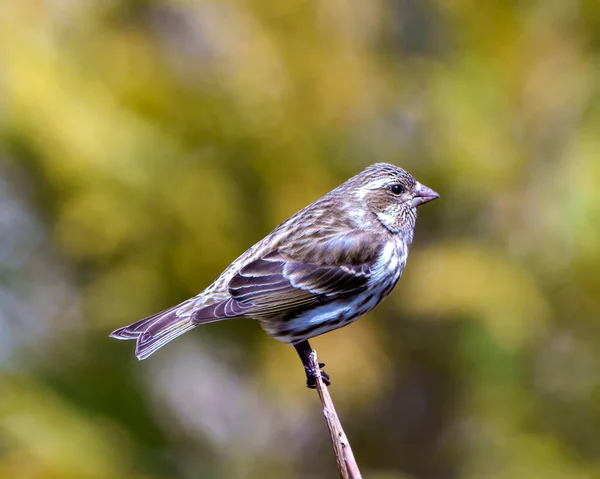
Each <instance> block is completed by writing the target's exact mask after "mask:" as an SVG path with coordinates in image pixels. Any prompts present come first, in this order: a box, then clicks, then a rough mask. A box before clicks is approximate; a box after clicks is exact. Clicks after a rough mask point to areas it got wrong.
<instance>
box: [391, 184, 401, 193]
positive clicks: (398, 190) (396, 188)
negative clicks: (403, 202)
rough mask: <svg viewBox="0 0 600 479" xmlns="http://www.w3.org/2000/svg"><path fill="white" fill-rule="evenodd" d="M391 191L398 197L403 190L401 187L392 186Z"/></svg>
mask: <svg viewBox="0 0 600 479" xmlns="http://www.w3.org/2000/svg"><path fill="white" fill-rule="evenodd" d="M391 190H392V193H394V194H395V195H400V194H402V192H403V191H404V188H403V187H402V185H392V188H391Z"/></svg>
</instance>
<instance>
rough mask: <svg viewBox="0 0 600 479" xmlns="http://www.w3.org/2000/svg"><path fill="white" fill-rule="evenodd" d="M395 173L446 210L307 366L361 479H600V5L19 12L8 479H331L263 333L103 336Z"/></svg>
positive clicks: (190, 2)
mask: <svg viewBox="0 0 600 479" xmlns="http://www.w3.org/2000/svg"><path fill="white" fill-rule="evenodd" d="M378 161H386V162H390V163H394V164H396V165H399V166H402V167H404V168H405V169H407V170H408V171H410V172H411V173H412V174H413V175H414V176H415V177H416V178H417V179H419V180H420V181H421V182H423V183H424V184H426V185H428V186H430V187H432V188H434V189H435V190H436V191H438V192H439V193H440V194H441V199H440V200H438V201H436V202H435V203H432V204H430V205H427V206H426V207H423V208H422V209H421V210H420V218H419V221H418V224H417V229H416V235H415V243H414V245H413V247H412V250H411V255H410V258H409V262H408V266H407V268H406V270H405V272H404V275H403V278H402V279H401V281H400V283H399V286H398V287H397V288H396V290H395V291H394V292H393V294H392V295H391V296H390V297H389V299H388V300H386V302H384V303H383V304H382V305H381V306H380V307H378V308H377V309H376V310H375V311H374V312H371V313H369V314H368V315H367V316H366V317H365V318H364V319H362V320H361V321H359V322H357V323H355V324H353V325H352V326H349V327H348V328H345V329H343V330H340V331H336V332H334V333H331V334H328V335H325V336H323V337H320V338H316V339H315V340H314V342H313V346H315V347H316V349H317V350H318V351H319V356H320V358H321V359H322V360H324V361H326V362H327V371H328V372H329V373H330V374H331V376H332V380H333V385H332V386H331V393H332V395H333V397H334V400H335V401H336V404H337V405H338V408H339V413H340V415H341V418H342V421H343V423H344V424H345V426H346V429H347V430H346V432H347V433H348V435H349V438H350V439H351V441H352V444H353V448H354V452H355V455H356V457H357V459H358V461H359V464H360V465H361V469H362V471H363V474H364V476H365V477H369V478H375V479H452V478H456V479H499V478H516V479H521V478H523V479H528V478H532V479H533V478H544V479H567V478H568V479H575V478H577V479H593V478H600V433H599V432H598V431H600V375H599V374H598V371H600V355H599V354H598V349H599V348H600V323H599V318H600V193H599V192H598V191H599V188H600V3H598V2H597V1H591V0H574V1H559V0H549V1H545V2H540V1H533V0H528V1H523V2H508V1H497V0H494V1H491V2H483V3H482V2H473V1H468V0H450V1H438V0H430V1H420V0H395V1H394V0H369V1H367V0H358V1H355V2H342V1H340V0H329V1H319V0H289V1H284V2H266V1H262V0H250V1H239V0H227V1H217V0H186V1H182V0H149V1H143V0H137V1H136V0H103V1H98V0H83V1H78V0H45V1H42V0H4V1H2V2H0V479H5V478H6V479H65V478H66V479H71V478H72V479H79V478H90V479H92V478H93V479H96V478H97V479H104V478H115V479H120V478H123V479H125V478H127V479H131V478H135V479H159V478H160V479H187V478H198V477H206V478H226V479H229V478H232V479H237V478H240V479H250V478H269V479H270V478H277V479H285V478H311V479H316V478H328V477H336V469H335V461H334V459H333V453H332V451H331V448H330V445H329V440H328V435H327V432H326V430H325V425H324V421H323V418H322V416H321V413H320V406H319V403H318V400H317V397H316V394H314V393H313V392H311V391H308V390H307V389H306V388H305V387H304V377H303V371H302V368H301V365H300V362H299V361H298V359H297V358H296V356H295V352H294V351H293V349H292V348H290V347H288V346H285V345H283V344H280V343H278V342H275V341H273V340H271V339H270V338H268V337H267V336H266V335H264V333H263V332H262V331H261V329H260V328H259V327H258V325H257V324H255V323H254V322H252V321H249V320H233V321H228V322H222V323H216V324H212V325H208V326H206V327H203V328H200V329H198V330H195V331H194V332H192V333H190V334H188V335H186V336H185V337H183V338H180V339H178V340H177V341H176V342H174V343H173V344H170V345H168V346H167V347H165V348H164V349H162V350H160V352H158V353H157V354H156V355H155V356H152V358H151V359H149V360H147V361H144V362H141V363H140V362H138V361H137V360H136V359H135V357H134V354H133V344H130V343H121V342H117V341H113V340H110V339H109V338H108V334H109V333H110V332H111V331H112V330H113V329H115V328H117V327H120V326H123V325H125V324H128V323H131V322H133V321H135V320H137V319H140V318H142V317H144V316H146V315H149V314H151V313H154V312H156V311H159V310H161V309H164V308H166V307H169V306H171V305H173V304H176V303H177V302H180V301H182V300H184V299H186V298H188V297H190V296H192V295H194V294H196V293H198V292H199V291H200V290H202V289H203V288H204V287H206V286H207V285H208V284H210V282H211V281H212V280H213V279H214V278H215V277H216V276H218V274H219V273H220V272H221V271H222V270H223V269H224V268H225V267H226V266H227V265H228V264H229V262H230V261H231V260H233V259H234V258H235V257H236V256H238V255H239V254H240V253H242V252H243V251H244V250H245V249H246V248H247V247H249V246H250V245H252V244H253V243H254V242H256V241H258V240H259V239H260V238H262V237H263V236H264V235H266V234H267V233H268V232H269V231H270V230H271V229H272V228H273V227H275V226H276V225H277V224H279V223H280V222H281V221H283V220H284V219H285V218H286V217H288V216H289V215H291V214H292V213H294V212H295V211H297V210H299V209H300V208H302V207H303V206H305V205H307V204H308V203H310V202H312V201H314V200H315V199H316V198H318V197H319V196H321V195H322V194H324V193H326V192H327V191H329V190H330V189H332V188H334V187H335V186H337V185H338V184H340V183H341V182H343V181H344V180H345V179H347V178H348V177H350V176H352V175H354V174H356V173H357V172H359V171H360V170H361V169H363V168H364V167H365V166H367V165H369V164H371V163H374V162H378Z"/></svg>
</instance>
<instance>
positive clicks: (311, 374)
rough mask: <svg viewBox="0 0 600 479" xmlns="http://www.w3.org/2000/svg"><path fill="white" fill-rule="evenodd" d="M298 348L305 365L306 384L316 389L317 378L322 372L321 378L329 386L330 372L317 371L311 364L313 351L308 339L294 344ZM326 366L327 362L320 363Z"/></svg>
mask: <svg viewBox="0 0 600 479" xmlns="http://www.w3.org/2000/svg"><path fill="white" fill-rule="evenodd" d="M294 347H295V348H296V352H297V353H298V356H300V360H301V361H302V365H303V366H304V371H305V372H306V385H307V386H308V387H309V388H310V389H315V388H316V387H317V383H316V378H317V374H321V379H323V382H324V383H325V385H326V386H329V385H330V384H331V382H330V381H329V374H327V373H326V372H325V371H323V370H322V369H319V371H315V369H314V368H313V367H312V365H311V361H310V354H311V353H312V348H311V347H310V344H309V342H308V341H302V342H301V343H298V344H294ZM324 366H325V363H319V368H322V367H324Z"/></svg>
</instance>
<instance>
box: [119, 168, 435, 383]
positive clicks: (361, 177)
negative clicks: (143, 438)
mask: <svg viewBox="0 0 600 479" xmlns="http://www.w3.org/2000/svg"><path fill="white" fill-rule="evenodd" d="M438 197H439V195H438V194H437V193H436V192H435V191H433V190H432V189H431V188H428V187H426V186H424V185H422V184H420V183H419V182H417V181H416V180H415V179H414V178H413V177H412V176H411V175H410V174H409V173H407V172H406V171H404V170H403V169H402V168H398V167H396V166H394V165H390V164H386V163H377V164H374V165H371V166H369V167H368V168H366V169H365V170H364V171H363V172H361V173H359V174H358V175H356V176H354V177H352V178H350V179H349V180H348V181H346V182H345V183H344V184H342V185H341V186H339V187H337V188H336V189H334V190H333V191H331V192H329V193H327V194H326V195H325V196H323V197H322V198H320V199H318V200H317V201H315V202H314V203H312V204H311V205H309V206H307V207H306V208H304V209H302V210H300V211H299V212H298V213H296V214H295V215H293V216H291V217H290V218H288V219H287V220H286V221H284V222H283V223H282V224H281V225H279V226H278V227H277V228H275V229H274V230H273V231H272V232H271V233H270V234H269V235H268V236H266V237H265V238H263V239H262V240H261V241H259V242H258V243H256V244H255V245H254V246H252V247H251V248H250V249H249V250H248V251H246V252H245V253H244V254H242V255H241V256H240V257H239V258H237V259H236V260H235V261H234V262H233V263H231V265H229V267H228V268H227V269H226V270H225V271H224V272H223V273H222V274H221V275H220V276H219V277H218V278H217V279H216V280H215V282H214V283H212V284H211V285H210V286H209V287H208V288H206V289H205V290H204V291H202V292H201V293H200V294H198V295H197V296H194V297H193V298H191V299H188V300H186V301H184V302H183V303H181V304H178V305H177V306H174V307H172V308H170V309H167V310H166V311H163V312H162V313H158V314H155V315H153V316H150V317H148V318H145V319H142V320H141V321H138V322H136V323H133V324H131V325H129V326H125V327H124V328H121V329H118V330H116V331H114V332H113V333H112V334H111V337H113V338H117V339H135V340H136V341H137V344H136V348H135V352H136V355H137V357H138V358H139V359H145V358H147V357H148V356H150V355H151V354H152V353H154V352H155V351H156V350H157V349H158V348H160V347H162V346H164V345H165V344H166V343H168V342H169V341H171V340H173V339H175V338H176V337H178V336H180V335H181V334H183V333H185V332H187V331H189V330H191V329H193V328H195V327H196V326H197V325H199V324H204V323H211V322H213V321H221V320H223V319H229V318H238V317H246V318H252V319H256V320H258V321H259V323H260V325H261V326H262V328H263V329H264V330H265V331H266V332H267V333H268V334H269V335H270V336H272V337H274V338H276V339H279V340H280V341H284V342H286V343H290V344H293V345H294V347H295V348H296V350H297V351H298V354H299V356H300V359H301V360H302V363H303V365H304V368H305V371H306V376H307V385H308V386H309V387H314V385H315V375H316V374H318V372H317V371H314V370H313V369H312V368H311V366H310V361H309V355H310V352H311V347H310V345H309V343H308V340H309V339H310V338H312V337H314V336H318V335H320V334H323V333H326V332H328V331H331V330H333V329H337V328H341V327H343V326H346V325H347V324H350V323H351V322H353V321H355V320H356V319H358V318H359V317H361V316H362V315H363V314H365V313H367V312H368V311H370V310H372V309H373V308H374V307H375V306H377V304H379V302H380V301H381V300H382V299H383V298H385V297H386V296H387V295H388V294H389V293H390V291H391V290H392V289H393V288H394V286H395V285H396V282H397V281H398V279H399V278H400V275H401V274H402V270H403V269H404V266H405V265H406V259H407V257H408V248H409V246H410V244H411V243H412V240H413V231H414V227H415V221H416V219H417V207H419V206H420V205H422V204H424V203H427V202H429V201H432V200H434V199H436V198H438ZM322 366H323V365H322V364H320V367H322ZM321 374H322V377H323V379H324V381H325V383H326V384H329V377H328V376H327V375H326V374H325V373H324V372H323V371H321Z"/></svg>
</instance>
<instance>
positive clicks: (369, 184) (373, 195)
mask: <svg viewBox="0 0 600 479" xmlns="http://www.w3.org/2000/svg"><path fill="white" fill-rule="evenodd" d="M353 180H355V181H356V185H355V189H354V191H355V195H356V199H357V200H358V201H359V202H360V203H361V204H362V205H363V206H364V207H365V208H366V209H367V210H368V211H370V212H371V213H373V214H374V215H375V217H376V218H377V220H379V222H380V223H381V224H382V225H383V226H384V227H385V228H387V229H388V230H389V231H391V232H392V233H403V234H405V235H409V239H410V240H412V230H413V228H414V226H415V221H416V218H417V207H418V206H420V205H422V204H425V203H427V202H429V201H432V200H435V199H436V198H439V196H440V195H438V194H437V193H436V192H435V191H433V190H432V189H431V188H428V187H427V186H425V185H422V184H421V183H419V182H418V181H417V180H415V179H414V178H413V177H412V175H410V173H407V172H406V171H404V170H403V169H402V168H399V167H397V166H394V165H390V164H387V163H376V164H374V165H371V166H369V167H368V168H367V169H365V170H364V171H363V172H362V173H360V174H358V175H357V176H355V177H354V178H353Z"/></svg>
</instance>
